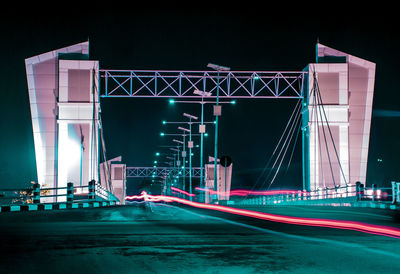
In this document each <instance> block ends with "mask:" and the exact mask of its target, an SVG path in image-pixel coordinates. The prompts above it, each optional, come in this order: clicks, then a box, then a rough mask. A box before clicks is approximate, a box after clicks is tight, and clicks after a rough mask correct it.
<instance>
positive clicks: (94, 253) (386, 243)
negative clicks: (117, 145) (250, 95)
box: [0, 204, 400, 273]
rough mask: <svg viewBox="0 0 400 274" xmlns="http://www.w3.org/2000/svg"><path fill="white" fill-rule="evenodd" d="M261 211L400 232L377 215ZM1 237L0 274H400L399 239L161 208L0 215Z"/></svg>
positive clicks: (389, 217) (392, 220)
mask: <svg viewBox="0 0 400 274" xmlns="http://www.w3.org/2000/svg"><path fill="white" fill-rule="evenodd" d="M253 210H261V209H260V208H253ZM263 211H267V212H270V213H274V214H284V215H289V216H303V217H307V216H308V217H314V218H315V217H324V218H333V219H334V218H336V219H349V220H354V219H356V220H357V221H365V222H370V223H376V224H384V225H392V226H399V225H398V221H397V216H395V215H393V212H390V211H383V210H373V209H363V210H354V209H346V208H328V207H327V208H325V207H324V208H321V207H287V208H283V207H270V208H264V209H263ZM0 234H1V235H0V242H1V257H0V273H24V272H29V273H400V239H396V238H391V237H386V236H377V235H371V234H367V233H362V232H356V231H348V230H342V229H332V228H318V227H305V226H299V225H288V224H280V223H274V222H267V221H262V220H257V219H251V218H247V217H241V216H236V215H231V214H227V213H220V212H210V211H206V210H199V209H193V208H188V207H184V208H182V207H176V206H171V205H164V204H148V206H146V207H145V206H144V205H143V204H134V205H131V206H116V207H108V208H95V209H73V210H58V211H51V212H11V213H0Z"/></svg>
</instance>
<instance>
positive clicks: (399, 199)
mask: <svg viewBox="0 0 400 274" xmlns="http://www.w3.org/2000/svg"><path fill="white" fill-rule="evenodd" d="M396 185H397V189H396V190H397V191H396V201H397V202H400V183H396Z"/></svg>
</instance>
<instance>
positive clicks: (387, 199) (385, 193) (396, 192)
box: [236, 182, 400, 205]
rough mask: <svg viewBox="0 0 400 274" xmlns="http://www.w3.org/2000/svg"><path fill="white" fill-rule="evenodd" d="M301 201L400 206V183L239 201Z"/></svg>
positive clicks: (320, 190)
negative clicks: (358, 202)
mask: <svg viewBox="0 0 400 274" xmlns="http://www.w3.org/2000/svg"><path fill="white" fill-rule="evenodd" d="M300 201H310V202H316V203H318V202H320V201H324V202H328V203H329V202H332V203H336V202H338V201H347V202H350V201H371V202H379V203H392V204H400V183H398V182H392V187H391V188H390V187H380V188H378V187H377V186H376V185H373V186H372V187H364V186H363V185H346V186H340V187H336V188H324V189H318V190H314V191H309V192H307V191H300V190H299V191H297V192H293V191H291V192H287V193H284V192H282V193H280V194H276V195H257V196H253V197H246V198H245V199H242V200H238V201H237V202H236V203H238V204H244V205H273V204H284V203H292V202H294V203H295V202H300Z"/></svg>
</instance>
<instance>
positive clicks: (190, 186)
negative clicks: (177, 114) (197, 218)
mask: <svg viewBox="0 0 400 274" xmlns="http://www.w3.org/2000/svg"><path fill="white" fill-rule="evenodd" d="M183 116H185V117H188V118H189V143H188V147H189V193H190V194H192V148H193V142H192V119H194V120H197V119H199V118H198V117H196V116H194V115H191V114H187V113H183ZM190 200H192V196H190Z"/></svg>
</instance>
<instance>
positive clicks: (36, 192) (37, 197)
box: [32, 183, 40, 204]
mask: <svg viewBox="0 0 400 274" xmlns="http://www.w3.org/2000/svg"><path fill="white" fill-rule="evenodd" d="M32 194H33V198H32V202H33V203H34V204H39V203H40V184H39V183H35V184H34V185H33V191H32Z"/></svg>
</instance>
